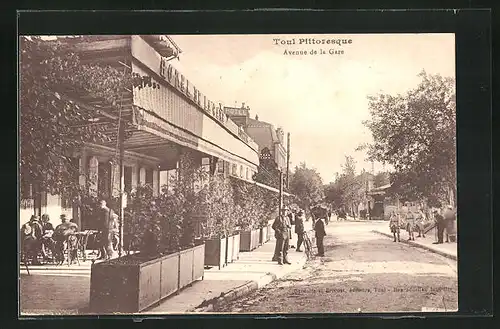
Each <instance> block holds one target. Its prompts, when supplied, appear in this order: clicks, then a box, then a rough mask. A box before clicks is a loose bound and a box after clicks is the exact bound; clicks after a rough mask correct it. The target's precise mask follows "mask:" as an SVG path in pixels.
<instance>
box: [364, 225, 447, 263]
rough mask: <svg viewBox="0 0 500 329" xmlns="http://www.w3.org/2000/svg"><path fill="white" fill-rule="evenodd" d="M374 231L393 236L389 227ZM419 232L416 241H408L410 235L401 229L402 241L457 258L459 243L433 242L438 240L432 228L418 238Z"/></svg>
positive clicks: (389, 236)
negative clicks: (384, 229)
mask: <svg viewBox="0 0 500 329" xmlns="http://www.w3.org/2000/svg"><path fill="white" fill-rule="evenodd" d="M372 232H374V233H378V234H381V235H384V236H386V237H388V238H391V239H392V238H393V235H392V233H390V231H389V228H387V232H384V231H382V230H378V229H377V230H372ZM417 235H418V234H415V241H408V236H407V235H405V231H401V235H400V236H401V242H402V243H406V244H409V245H412V246H415V247H418V248H422V249H425V250H428V251H431V252H434V253H436V254H439V255H441V256H444V257H447V258H450V259H453V260H457V243H456V242H452V243H442V244H433V242H435V241H436V237H435V234H434V231H433V230H431V231H430V232H429V233H427V234H426V235H425V238H422V237H420V238H417Z"/></svg>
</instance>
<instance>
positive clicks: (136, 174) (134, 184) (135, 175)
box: [130, 164, 139, 191]
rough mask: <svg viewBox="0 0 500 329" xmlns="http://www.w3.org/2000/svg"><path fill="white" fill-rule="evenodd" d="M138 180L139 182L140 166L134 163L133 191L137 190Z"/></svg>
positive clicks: (131, 186)
mask: <svg viewBox="0 0 500 329" xmlns="http://www.w3.org/2000/svg"><path fill="white" fill-rule="evenodd" d="M138 182H139V167H138V166H137V165H135V164H134V165H133V166H132V184H131V185H130V188H131V190H132V191H135V189H136V188H137V183H138Z"/></svg>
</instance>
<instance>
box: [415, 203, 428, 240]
mask: <svg viewBox="0 0 500 329" xmlns="http://www.w3.org/2000/svg"><path fill="white" fill-rule="evenodd" d="M425 223H426V218H425V214H424V212H423V211H422V209H419V211H418V212H417V214H416V220H415V224H416V229H417V232H418V235H417V238H420V237H422V238H425Z"/></svg>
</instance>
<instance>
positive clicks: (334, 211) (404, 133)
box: [19, 33, 459, 316]
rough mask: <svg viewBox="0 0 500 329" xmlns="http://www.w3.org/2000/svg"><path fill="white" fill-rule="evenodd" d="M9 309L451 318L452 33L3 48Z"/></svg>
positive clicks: (108, 40)
mask: <svg viewBox="0 0 500 329" xmlns="http://www.w3.org/2000/svg"><path fill="white" fill-rule="evenodd" d="M19 88H20V89H19V118H20V121H19V122H20V184H19V186H20V191H19V193H20V222H19V248H20V249H19V255H20V257H19V271H20V272H19V273H20V280H19V294H20V297H19V312H20V315H21V316H37V315H77V314H78V315H82V314H83V315H97V314H98V315H109V314H129V315H130V314H138V315H150V314H157V315H158V314H184V313H188V314H200V313H217V314H218V313H253V314H266V313H273V314H277V313H340V314H350V313H388V312H390V313H395V312H396V313H402V312H456V311H457V310H458V274H457V262H458V259H457V236H458V234H459V232H458V231H457V215H456V214H457V203H456V200H457V182H456V118H455V117H456V115H455V113H456V105H455V104H456V103H455V36H454V34H438V33H436V34H427V33H426V34H311V35H308V34H293V35H292V34H285V35H273V34H259V35H73V36H57V37H56V36H47V35H43V36H38V35H37V36H35V35H22V36H20V37H19Z"/></svg>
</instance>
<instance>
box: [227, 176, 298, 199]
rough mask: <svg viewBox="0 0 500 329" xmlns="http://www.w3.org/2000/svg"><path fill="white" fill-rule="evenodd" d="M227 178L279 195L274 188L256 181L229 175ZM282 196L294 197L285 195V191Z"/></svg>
mask: <svg viewBox="0 0 500 329" xmlns="http://www.w3.org/2000/svg"><path fill="white" fill-rule="evenodd" d="M229 177H231V178H233V179H238V180H241V181H244V182H246V183H248V184H253V185H257V186H259V187H262V188H264V189H266V190H269V191H271V192H275V193H280V191H279V190H278V189H277V188H274V187H272V186H269V185H266V184H262V183H259V182H256V181H252V180H248V179H244V178H241V177H238V176H232V175H231V176H229ZM283 195H284V196H295V195H293V194H290V193H287V192H285V191H283Z"/></svg>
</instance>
